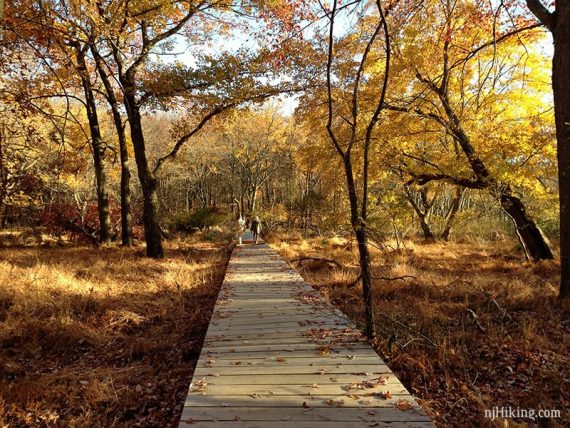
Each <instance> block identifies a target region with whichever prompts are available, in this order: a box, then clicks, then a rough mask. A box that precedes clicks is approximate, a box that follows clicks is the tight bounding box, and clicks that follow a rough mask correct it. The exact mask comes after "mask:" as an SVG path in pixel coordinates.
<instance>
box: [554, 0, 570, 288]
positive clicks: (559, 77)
mask: <svg viewBox="0 0 570 428" xmlns="http://www.w3.org/2000/svg"><path fill="white" fill-rule="evenodd" d="M556 7H557V10H558V13H557V15H556V28H555V29H554V31H553V32H552V33H553V36H554V58H553V60H552V89H553V91H554V117H555V120H556V140H557V146H558V186H559V187H558V189H559V190H558V191H559V194H560V270H561V272H560V273H561V275H560V294H559V298H560V299H567V298H570V1H568V0H565V1H562V0H559V1H558V2H557V6H556Z"/></svg>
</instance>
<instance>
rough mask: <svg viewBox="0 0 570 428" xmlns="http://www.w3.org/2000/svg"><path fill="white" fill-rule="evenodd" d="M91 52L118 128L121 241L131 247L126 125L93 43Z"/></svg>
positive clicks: (131, 232)
mask: <svg viewBox="0 0 570 428" xmlns="http://www.w3.org/2000/svg"><path fill="white" fill-rule="evenodd" d="M91 52H92V53H93V57H94V58H95V62H96V64H97V70H98V72H99V76H100V77H101V81H102V82H103V85H104V86H105V91H106V93H107V99H108V101H109V105H110V106H111V111H112V114H113V123H114V124H115V129H116V130H117V136H118V140H119V153H120V160H121V243H122V245H124V246H127V247H130V246H132V245H133V229H132V224H131V187H130V181H131V171H130V170H129V165H128V161H129V152H128V150H127V139H126V136H125V125H124V124H123V120H122V117H121V113H120V112H119V102H118V101H117V97H115V92H114V90H113V86H112V85H111V82H110V80H109V77H108V76H107V74H106V73H105V69H104V67H103V61H102V58H101V56H100V55H99V52H98V51H97V49H96V48H95V46H93V45H91Z"/></svg>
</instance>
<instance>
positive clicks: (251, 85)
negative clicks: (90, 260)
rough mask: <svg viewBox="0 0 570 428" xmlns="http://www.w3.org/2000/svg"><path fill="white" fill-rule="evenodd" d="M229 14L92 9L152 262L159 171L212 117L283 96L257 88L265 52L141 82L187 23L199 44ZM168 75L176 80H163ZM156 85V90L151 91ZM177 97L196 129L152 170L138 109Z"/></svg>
mask: <svg viewBox="0 0 570 428" xmlns="http://www.w3.org/2000/svg"><path fill="white" fill-rule="evenodd" d="M228 10H229V11H230V12H231V11H232V10H231V8H228V7H227V5H225V4H223V3H218V2H215V1H214V2H208V1H206V2H202V3H200V4H198V5H193V4H188V3H187V2H185V1H176V0H175V1H172V2H165V3H161V4H159V5H156V6H152V7H148V8H147V5H145V4H144V3H140V4H139V3H136V4H131V3H126V4H124V5H120V6H119V7H113V8H104V7H103V6H102V5H101V4H98V5H97V11H98V14H99V16H100V19H101V21H102V22H104V23H105V24H106V30H105V32H104V34H105V36H104V37H103V38H102V42H103V43H104V44H105V45H106V46H108V51H109V52H110V53H111V56H112V58H113V61H114V67H113V68H116V70H117V74H118V80H119V82H120V85H121V89H122V92H123V101H124V106H125V110H126V112H127V116H128V119H129V125H130V135H131V141H132V144H133V148H134V157H135V162H136V165H137V171H138V176H139V181H140V184H141V188H142V192H143V202H144V207H143V221H144V229H145V241H146V244H147V250H146V252H147V256H149V257H155V258H160V257H162V256H163V249H162V237H161V234H162V230H161V226H160V218H159V212H158V211H159V210H158V209H159V204H158V194H157V189H158V180H159V175H160V170H161V169H162V167H163V165H164V164H165V163H166V162H167V161H169V160H171V159H173V158H174V157H176V156H177V154H178V152H179V151H180V149H181V148H182V147H183V146H184V145H185V144H186V142H188V141H189V140H190V139H191V138H192V137H193V136H194V135H195V134H197V133H198V132H199V131H200V130H201V129H202V128H203V127H204V126H205V125H206V124H207V123H208V122H209V121H210V120H211V119H212V118H214V117H216V116H218V115H219V114H221V113H223V112H224V111H226V110H229V109H232V108H234V107H236V106H238V105H240V104H243V103H247V102H252V101H261V100H265V99H267V98H269V97H271V96H274V95H276V94H278V93H280V92H281V89H277V88H275V85H271V84H267V83H262V81H261V80H260V78H261V77H264V78H265V79H266V80H265V81H266V82H267V81H269V79H267V77H268V74H270V72H271V71H272V70H271V64H267V60H266V59H267V58H268V52H267V50H264V49H260V50H259V51H258V52H256V53H255V54H248V53H247V52H238V53H237V54H230V53H225V54H224V55H218V56H216V57H212V56H210V57H204V58H201V59H202V60H201V61H199V65H198V66H197V67H196V68H194V69H189V68H188V69H184V68H183V67H175V68H170V69H168V68H165V69H163V71H165V73H153V74H152V76H153V77H155V78H153V79H146V80H151V81H152V80H154V82H155V83H156V82H161V83H158V85H157V84H154V85H153V84H152V82H150V85H149V82H145V77H146V76H145V67H149V66H150V65H151V64H149V56H150V55H151V54H152V53H153V49H155V48H156V47H157V46H159V45H160V44H161V43H162V42H165V41H166V40H167V39H169V38H170V37H172V36H174V35H175V34H178V33H179V32H181V31H182V30H183V29H184V28H185V26H187V25H188V24H189V23H190V22H192V24H193V26H194V27H195V31H194V35H195V34H198V36H195V37H198V38H199V39H200V40H201V41H202V42H203V41H204V40H203V39H204V38H206V39H207V38H208V37H206V35H208V36H209V37H212V36H213V34H214V32H208V31H206V30H205V29H204V28H202V26H204V27H205V28H207V27H208V25H210V24H211V20H210V17H211V16H217V15H219V14H221V13H223V12H225V11H228ZM119 16H120V18H119ZM220 22H223V21H222V20H220ZM200 29H202V32H200ZM210 33H211V34H210ZM153 71H154V70H153ZM157 71H160V70H157ZM171 71H176V73H171ZM155 74H156V76H154V75H155ZM165 76H168V77H174V78H173V79H169V80H161V79H160V77H163V78H164V77H165ZM145 84H146V85H148V87H149V89H150V90H149V91H146V90H145V87H144V86H145ZM287 86H291V85H287ZM157 87H159V88H160V90H156V88H157ZM287 90H290V89H287ZM174 95H182V96H184V97H185V98H186V99H187V100H188V102H187V108H188V110H190V111H192V112H194V114H196V116H197V117H198V120H196V121H193V123H194V128H192V129H190V130H189V131H188V133H186V134H185V135H183V136H181V137H180V138H179V139H178V141H177V142H176V143H175V144H174V146H173V147H172V149H171V150H170V151H169V152H168V153H167V154H166V155H164V156H163V157H161V158H160V159H158V161H157V162H156V164H155V166H154V167H153V166H151V164H150V162H149V158H148V154H147V151H146V142H145V136H144V132H143V127H142V110H143V108H144V106H145V103H147V102H152V100H153V99H154V100H158V99H160V98H162V97H172V96H174Z"/></svg>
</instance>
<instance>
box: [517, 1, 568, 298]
mask: <svg viewBox="0 0 570 428" xmlns="http://www.w3.org/2000/svg"><path fill="white" fill-rule="evenodd" d="M526 3H527V6H528V8H529V9H530V10H531V11H532V13H533V14H534V15H535V16H536V17H537V18H538V20H539V21H540V22H541V23H542V24H543V25H544V26H545V27H546V28H548V30H549V31H550V32H551V33H552V37H553V40H554V57H553V58H552V92H553V94H554V116H555V121H556V141H557V153H558V155H557V156H558V189H559V190H558V191H559V195H560V273H561V275H560V294H559V298H560V299H568V298H570V1H568V0H558V1H556V3H555V7H554V11H550V10H549V9H548V8H547V7H546V6H545V4H544V3H543V2H542V1H541V0H526Z"/></svg>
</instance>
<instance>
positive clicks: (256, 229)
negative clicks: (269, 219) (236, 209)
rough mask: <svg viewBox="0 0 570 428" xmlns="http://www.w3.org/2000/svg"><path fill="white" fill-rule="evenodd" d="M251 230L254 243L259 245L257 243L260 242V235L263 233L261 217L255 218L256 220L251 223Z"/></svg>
mask: <svg viewBox="0 0 570 428" xmlns="http://www.w3.org/2000/svg"><path fill="white" fill-rule="evenodd" d="M250 230H251V233H252V235H253V241H254V243H255V244H257V241H258V240H259V234H260V233H261V221H260V220H259V216H255V218H254V219H253V220H252V221H251V227H250Z"/></svg>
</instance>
